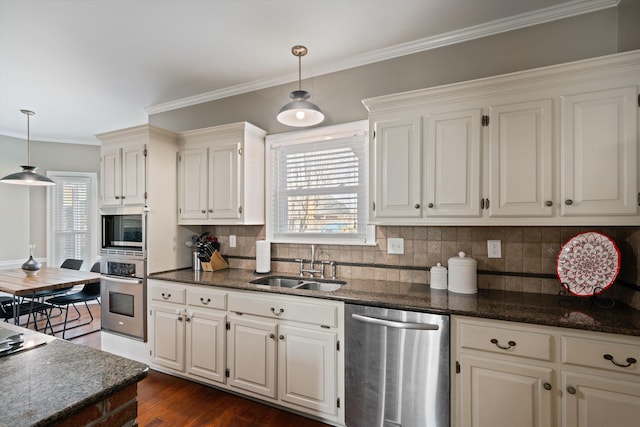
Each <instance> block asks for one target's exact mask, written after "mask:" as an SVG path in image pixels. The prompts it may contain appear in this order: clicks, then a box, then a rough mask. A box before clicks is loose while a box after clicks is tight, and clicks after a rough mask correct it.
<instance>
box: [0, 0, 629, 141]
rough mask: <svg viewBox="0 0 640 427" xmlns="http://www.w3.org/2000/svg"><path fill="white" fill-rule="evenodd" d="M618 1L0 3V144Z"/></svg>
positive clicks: (90, 134) (83, 134)
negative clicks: (300, 48)
mask: <svg viewBox="0 0 640 427" xmlns="http://www.w3.org/2000/svg"><path fill="white" fill-rule="evenodd" d="M618 1H619V0H573V1H567V0H0V134H2V135H8V136H16V137H20V138H25V137H26V117H25V116H24V115H23V114H21V113H20V112H19V109H22V108H26V109H31V110H34V111H35V112H36V115H35V116H33V117H32V118H31V139H33V140H44V141H58V142H78V143H90V144H93V143H96V140H95V138H94V135H95V134H98V133H102V132H107V131H111V130H116V129H121V128H125V127H129V126H135V125H139V124H143V123H147V122H148V119H147V116H148V114H150V113H153V112H160V111H168V110H170V109H173V108H176V107H179V106H185V105H192V104H195V103H199V102H204V101H207V100H212V99H218V98H223V97H225V96H229V95H234V94H238V93H243V92H247V91H250V90H255V89H260V88H265V87H269V86H274V85H277V84H282V83H286V82H290V81H295V80H297V71H298V63H297V62H298V61H297V58H295V57H294V56H293V55H292V54H291V50H290V49H291V47H292V46H293V45H295V44H303V45H305V46H307V47H308V49H309V54H308V55H307V56H306V57H304V58H303V59H302V74H303V79H304V78H305V77H310V76H318V75H322V74H325V73H328V72H333V71H337V70H340V69H346V68H350V67H354V66H358V65H362V64H366V63H370V62H374V61H379V60H383V59H388V58H392V57H397V56H400V55H405V54H409V53H415V52H418V51H421V50H426V49H430V48H433V47H438V46H442V45H446V44H451V43H455V42H459V41H463V40H467V39H470V38H474V37H481V36H484V35H488V34H494V33H497V32H501V31H507V30H509V29H514V28H519V27H523V26H527V25H533V24H537V23H540V22H544V21H549V20H554V19H561V18H565V17H568V16H572V15H577V14H580V13H586V12H591V11H594V10H599V9H603V8H606V7H612V6H615V5H616V4H617V2H618Z"/></svg>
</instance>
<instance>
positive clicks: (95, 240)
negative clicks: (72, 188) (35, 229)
mask: <svg viewBox="0 0 640 427" xmlns="http://www.w3.org/2000/svg"><path fill="white" fill-rule="evenodd" d="M47 177H49V178H51V179H52V180H54V181H56V179H60V178H63V177H83V178H89V180H90V183H89V193H88V194H89V195H90V197H91V199H90V201H89V211H90V212H89V214H90V215H89V228H90V229H91V230H93V232H92V233H91V242H90V244H89V248H93V249H92V250H91V249H90V251H91V253H90V258H89V259H86V260H84V261H85V262H84V263H83V265H82V269H83V270H89V269H90V268H91V266H92V265H93V263H94V262H96V261H97V260H98V258H99V253H100V242H99V236H100V226H99V212H98V174H97V173H96V172H71V171H47ZM53 189H54V187H47V215H46V217H47V230H46V233H47V264H48V265H53V263H54V262H55V261H54V260H53V244H52V240H53V237H54V236H53V211H52V203H53ZM91 213H93V214H91Z"/></svg>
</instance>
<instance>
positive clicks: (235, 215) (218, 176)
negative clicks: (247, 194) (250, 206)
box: [208, 143, 251, 219]
mask: <svg viewBox="0 0 640 427" xmlns="http://www.w3.org/2000/svg"><path fill="white" fill-rule="evenodd" d="M239 153H240V143H228V144H215V145H213V146H211V147H209V204H208V211H209V218H212V219H240V218H242V207H241V206H240V196H241V189H240V173H241V165H240V163H239ZM249 185H251V183H249Z"/></svg>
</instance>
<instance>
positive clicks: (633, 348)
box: [562, 336, 640, 375]
mask: <svg viewBox="0 0 640 427" xmlns="http://www.w3.org/2000/svg"><path fill="white" fill-rule="evenodd" d="M634 360H635V362H633V361H634ZM562 363H567V364H571V365H579V366H586V367H589V368H598V369H608V370H612V371H617V372H623V373H625V374H634V375H640V367H638V363H640V345H633V344H626V343H621V342H616V341H606V340H599V339H593V338H589V339H585V338H578V337H570V336H563V337H562ZM619 365H621V366H619Z"/></svg>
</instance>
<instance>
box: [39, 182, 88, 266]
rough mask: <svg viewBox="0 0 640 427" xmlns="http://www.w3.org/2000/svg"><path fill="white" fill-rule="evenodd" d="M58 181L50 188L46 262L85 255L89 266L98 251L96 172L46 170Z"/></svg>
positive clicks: (60, 261)
mask: <svg viewBox="0 0 640 427" xmlns="http://www.w3.org/2000/svg"><path fill="white" fill-rule="evenodd" d="M47 176H48V177H49V178H51V179H52V180H54V181H55V182H56V185H55V186H52V187H48V188H47V209H48V212H47V262H48V264H49V265H54V266H58V265H60V264H62V261H64V260H65V259H67V258H75V259H82V260H84V263H83V265H82V268H83V269H89V268H91V266H92V265H93V263H94V262H95V261H96V259H97V254H98V241H97V239H98V234H99V232H98V231H99V230H98V208H97V200H96V197H97V184H96V174H95V173H85V172H53V171H49V172H47Z"/></svg>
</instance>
